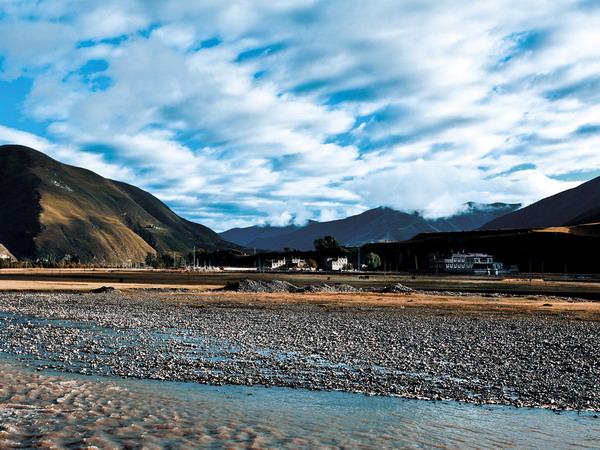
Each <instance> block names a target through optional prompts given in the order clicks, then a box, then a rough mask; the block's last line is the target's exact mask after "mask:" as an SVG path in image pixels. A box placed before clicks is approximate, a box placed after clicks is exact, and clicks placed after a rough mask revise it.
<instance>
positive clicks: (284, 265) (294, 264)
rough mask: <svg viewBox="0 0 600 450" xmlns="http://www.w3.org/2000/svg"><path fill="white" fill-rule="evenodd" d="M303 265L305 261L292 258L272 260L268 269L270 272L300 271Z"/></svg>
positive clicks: (295, 257)
mask: <svg viewBox="0 0 600 450" xmlns="http://www.w3.org/2000/svg"><path fill="white" fill-rule="evenodd" d="M305 263H306V260H304V259H302V258H299V257H297V256H292V257H291V258H283V259H272V260H271V265H270V267H269V268H270V269H271V270H286V269H287V270H297V269H301V268H302V267H303V266H304V264H305Z"/></svg>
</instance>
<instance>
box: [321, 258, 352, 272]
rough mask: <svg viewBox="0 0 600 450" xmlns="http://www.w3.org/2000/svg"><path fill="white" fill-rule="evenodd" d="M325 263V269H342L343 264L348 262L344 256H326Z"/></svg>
mask: <svg viewBox="0 0 600 450" xmlns="http://www.w3.org/2000/svg"><path fill="white" fill-rule="evenodd" d="M325 264H326V265H327V270H343V269H344V266H346V265H347V264H348V258H347V257H346V256H338V257H337V258H327V261H326V262H325Z"/></svg>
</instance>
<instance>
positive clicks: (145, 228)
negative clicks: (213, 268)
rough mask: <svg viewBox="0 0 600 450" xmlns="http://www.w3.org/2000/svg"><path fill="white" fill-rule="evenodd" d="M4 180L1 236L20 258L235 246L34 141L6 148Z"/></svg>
mask: <svg viewBox="0 0 600 450" xmlns="http://www.w3.org/2000/svg"><path fill="white" fill-rule="evenodd" d="M0 179H1V180H2V183H1V184H0V214H1V216H2V218H3V220H2V222H1V223H0V243H2V244H4V245H5V246H6V247H7V248H8V249H9V250H10V251H11V252H12V253H13V254H15V256H17V257H18V258H19V259H22V258H30V259H37V258H49V259H62V258H63V257H65V255H71V256H72V257H77V258H79V259H80V260H81V261H85V262H95V263H100V264H107V263H123V262H127V261H132V262H135V261H143V259H144V257H145V256H146V254H147V253H148V252H154V251H156V250H176V251H187V250H189V249H191V248H192V247H194V246H196V247H198V248H206V249H217V248H235V247H236V246H235V245H234V244H230V243H228V242H227V241H225V240H223V239H222V238H220V237H219V236H218V235H217V234H216V233H214V232H212V231H211V230H209V229H208V228H206V227H204V226H202V225H199V224H194V223H191V222H189V221H187V220H185V219H182V218H180V217H179V216H177V215H176V214H175V213H174V212H173V211H171V210H170V209H169V208H168V207H167V206H166V205H165V204H164V203H162V202H160V201H159V200H158V199H156V198H155V197H153V196H152V195H150V194H148V193H146V192H144V191H142V190H140V189H138V188H135V187H133V186H130V185H127V184H125V183H119V182H115V181H112V180H108V179H106V178H103V177H101V176H99V175H97V174H95V173H93V172H91V171H89V170H85V169H81V168H78V167H73V166H68V165H66V164H62V163H59V162H57V161H55V160H53V159H52V158H49V157H48V156H46V155H44V154H42V153H40V152H37V151H35V150H32V149H30V148H27V147H22V146H2V147H0ZM146 208H147V209H146Z"/></svg>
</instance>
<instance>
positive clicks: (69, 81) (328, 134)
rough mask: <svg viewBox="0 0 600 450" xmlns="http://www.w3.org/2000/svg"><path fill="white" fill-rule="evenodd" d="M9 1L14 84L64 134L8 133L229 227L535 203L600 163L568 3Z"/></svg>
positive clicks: (39, 116) (583, 41)
mask: <svg viewBox="0 0 600 450" xmlns="http://www.w3.org/2000/svg"><path fill="white" fill-rule="evenodd" d="M4 3H5V4H6V5H4V4H3V9H4V11H5V16H4V17H3V18H0V56H3V57H4V59H3V61H2V66H1V67H2V68H3V72H0V79H5V80H14V79H16V78H18V77H19V76H26V77H31V78H33V80H34V82H33V88H32V90H31V92H30V93H29V95H28V97H27V98H26V99H24V100H25V101H24V102H23V105H24V111H25V114H26V116H25V117H24V118H25V119H29V120H37V121H40V122H43V123H47V124H48V134H47V135H46V136H45V140H42V141H39V140H36V138H35V137H32V136H24V135H20V136H16V135H14V133H15V131H14V130H8V129H7V128H6V127H4V128H2V129H0V136H2V135H6V136H8V135H10V134H11V133H13V135H14V137H15V138H19V139H22V141H21V142H31V143H32V144H35V145H37V148H40V146H45V147H44V148H46V149H48V148H49V149H50V150H49V151H51V152H54V153H52V154H53V155H58V154H59V151H58V150H57V149H59V148H60V149H68V150H62V153H61V155H63V156H64V157H65V158H67V159H68V160H69V161H67V162H70V161H75V160H76V161H79V164H80V165H82V164H83V163H86V164H89V165H90V166H88V168H91V169H92V170H100V171H102V173H103V174H107V173H109V174H112V175H119V176H121V177H123V178H121V179H124V181H129V182H132V183H135V184H139V185H140V186H141V187H146V188H148V189H150V190H152V192H153V193H154V194H155V195H157V196H158V197H160V198H162V199H163V200H165V201H167V202H169V204H171V205H173V206H174V207H175V208H176V209H177V210H178V211H179V212H185V213H186V214H187V215H188V217H193V218H195V219H198V220H200V221H204V222H205V223H207V224H208V225H211V226H213V227H215V228H218V229H223V228H224V227H225V226H226V224H234V223H235V224H237V225H240V224H242V222H240V220H242V221H243V223H246V224H250V223H251V222H253V221H254V222H259V221H264V222H272V223H284V222H285V221H289V220H290V217H293V220H296V221H302V220H305V219H308V218H313V219H315V218H319V217H320V218H324V217H326V218H336V217H341V216H345V215H346V214H348V213H349V211H351V212H352V213H356V212H358V211H360V210H362V209H365V208H370V207H376V206H380V205H387V206H392V207H395V208H399V209H404V210H409V211H410V210H418V211H423V212H424V213H425V214H426V215H429V216H432V217H433V216H441V215H446V214H451V213H453V212H455V211H456V210H458V209H459V208H461V207H462V204H463V203H464V202H465V201H471V200H473V201H479V202H484V203H486V202H491V201H511V202H514V201H521V202H524V203H528V202H530V201H534V200H537V199H539V198H541V197H543V196H544V195H547V194H549V193H555V192H557V191H559V190H562V189H566V188H568V187H571V184H570V183H568V182H559V181H556V180H554V179H552V178H550V177H551V176H556V175H562V174H569V173H571V172H577V171H582V170H587V169H590V168H596V167H600V165H599V164H600V156H598V155H599V153H598V151H597V148H598V144H600V133H597V132H593V130H594V126H597V125H600V120H599V119H597V118H598V117H600V115H599V113H600V109H599V108H600V106H599V104H600V96H598V95H597V94H595V93H594V92H595V91H597V89H596V88H597V87H598V86H600V77H599V76H598V75H597V74H598V73H599V70H600V57H599V56H598V53H597V50H596V49H597V47H598V45H597V44H599V43H600V31H599V29H598V27H597V23H596V20H595V15H594V14H593V13H591V12H590V11H589V10H588V11H586V10H583V9H580V8H578V7H577V4H576V3H575V2H571V1H568V0H557V1H555V2H551V3H549V2H547V1H543V0H528V1H526V2H523V1H517V0H500V1H497V2H466V3H465V2H459V1H458V0H442V1H439V2H435V3H423V2H419V1H404V2H397V1H394V0H376V1H373V2H359V1H355V0H351V1H341V0H339V1H337V0H336V1H324V0H323V1H319V0H295V1H286V2H266V3H265V2H259V1H247V0H234V1H231V2H216V1H206V2H204V1H203V2H188V1H185V0H168V1H160V2H156V1H141V0H126V1H117V0H107V1H105V2H101V3H98V2H92V1H87V0H86V1H80V2H73V1H69V0H56V1H53V2H50V3H51V4H50V3H49V2H43V3H42V4H38V2H27V1H25V2H17V1H7V2H4ZM99 18H101V19H102V20H99ZM82 42H84V45H82V44H81V43H82ZM90 60H102V61H106V68H105V69H103V70H101V71H100V72H99V73H85V70H84V69H82V68H84V67H85V65H86V63H87V62H88V61H90ZM0 119H1V116H0ZM0 123H1V122H0ZM585 126H587V127H588V128H587V129H588V130H592V132H589V133H580V134H577V133H576V130H579V129H581V127H585ZM7 130H8V131H7ZM35 145H32V146H35ZM102 149H105V150H104V153H102ZM121 166H124V167H125V168H126V169H116V168H117V167H119V168H120V167H121ZM157 180H163V183H159V182H157ZM207 196H209V197H210V199H211V202H210V205H209V206H206V204H205V203H206V198H207ZM219 205H222V206H219ZM219 214H222V215H219ZM240 217H242V218H243V219H240Z"/></svg>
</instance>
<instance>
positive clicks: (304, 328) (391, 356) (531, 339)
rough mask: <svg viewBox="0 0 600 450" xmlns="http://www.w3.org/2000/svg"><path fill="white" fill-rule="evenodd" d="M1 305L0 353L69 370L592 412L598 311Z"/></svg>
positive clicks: (367, 299)
mask: <svg viewBox="0 0 600 450" xmlns="http://www.w3.org/2000/svg"><path fill="white" fill-rule="evenodd" d="M544 305H552V306H544ZM0 310H1V311H4V312H5V313H10V315H9V316H5V317H3V318H2V321H1V324H2V326H1V327H0V337H1V338H2V340H1V342H3V344H2V349H1V350H2V351H4V352H6V353H8V354H13V355H14V354H17V355H20V356H29V357H31V358H33V359H38V360H43V361H46V363H44V364H45V366H46V367H49V368H56V369H58V370H63V371H73V372H78V373H88V374H101V375H102V374H104V375H117V376H124V377H136V378H150V379H164V380H173V381H193V382H199V383H210V384H217V385H219V384H245V385H264V386H282V387H293V388H308V389H326V390H342V391H348V392H360V393H364V394H367V395H392V396H400V397H406V398H417V399H418V398H425V399H450V400H461V401H469V402H476V403H501V404H508V405H515V406H544V407H552V408H557V409H565V408H569V409H581V410H584V409H592V410H600V392H599V391H598V389H599V386H598V384H597V375H598V373H599V372H600V367H599V364H600V362H599V361H598V358H597V355H598V354H600V347H599V344H598V341H597V336H598V334H599V332H600V321H599V320H598V310H597V304H596V303H583V302H577V303H569V302H568V301H556V300H551V301H549V300H548V299H543V298H531V299H527V298H521V299H518V300H515V299H509V298H490V297H482V298H477V297H466V298H465V297H451V296H446V297H443V298H440V297H439V296H427V295H422V294H374V295H366V294H364V293H360V294H321V293H317V294H249V293H227V292H214V291H213V292H205V293H199V292H183V293H176V292H171V293H167V292H156V291H144V290H132V291H128V292H126V293H113V294H60V293H45V294H30V293H5V294H0ZM22 314H27V315H30V316H28V317H27V319H26V320H25V319H23V317H24V316H22ZM32 317H33V318H32ZM49 318H51V319H50V320H48V319H49ZM19 352H20V353H19Z"/></svg>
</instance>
